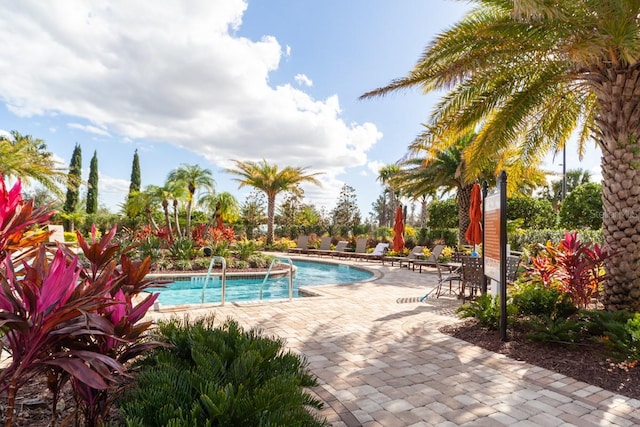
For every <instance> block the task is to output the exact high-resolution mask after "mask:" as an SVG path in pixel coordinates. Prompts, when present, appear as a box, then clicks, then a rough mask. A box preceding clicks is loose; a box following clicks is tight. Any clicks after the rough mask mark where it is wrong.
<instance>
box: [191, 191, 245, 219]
mask: <svg viewBox="0 0 640 427" xmlns="http://www.w3.org/2000/svg"><path fill="white" fill-rule="evenodd" d="M198 204H199V205H202V206H204V207H205V209H206V210H207V211H208V212H209V213H211V225H212V226H215V225H217V224H222V223H223V221H225V220H226V221H227V222H233V221H235V220H236V219H238V217H239V216H240V205H239V204H238V200H237V199H236V198H235V197H234V196H233V194H231V193H228V192H226V191H223V192H222V193H213V192H211V193H207V194H205V195H204V196H202V197H201V198H200V200H198ZM216 223H217V224H216Z"/></svg>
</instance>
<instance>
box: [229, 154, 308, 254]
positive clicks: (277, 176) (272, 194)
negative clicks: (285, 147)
mask: <svg viewBox="0 0 640 427" xmlns="http://www.w3.org/2000/svg"><path fill="white" fill-rule="evenodd" d="M234 163H235V164H236V167H235V169H234V168H230V169H227V172H229V173H232V174H234V175H237V176H238V178H235V179H234V180H235V181H237V182H239V183H240V187H239V188H242V187H244V186H247V185H248V186H251V187H254V188H256V189H258V190H260V191H262V192H264V193H265V194H266V196H267V245H271V244H273V222H274V218H275V205H276V196H277V195H278V194H279V193H281V192H283V191H293V192H295V191H298V192H299V191H300V189H299V188H298V187H297V185H298V184H300V183H303V182H309V183H312V184H316V185H320V181H318V180H317V179H316V178H315V177H316V176H317V175H319V173H311V174H309V173H306V168H299V167H298V168H294V167H291V166H287V167H285V168H283V169H282V170H279V169H278V166H277V165H270V164H268V163H267V161H266V160H264V159H263V160H262V161H261V162H252V161H245V162H241V161H239V160H234Z"/></svg>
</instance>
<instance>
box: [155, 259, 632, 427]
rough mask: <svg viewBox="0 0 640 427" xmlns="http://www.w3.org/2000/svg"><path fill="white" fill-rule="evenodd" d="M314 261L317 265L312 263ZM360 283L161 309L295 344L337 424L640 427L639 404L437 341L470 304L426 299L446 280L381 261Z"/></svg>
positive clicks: (458, 343) (446, 338) (500, 357)
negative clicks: (300, 294) (212, 318)
mask: <svg viewBox="0 0 640 427" xmlns="http://www.w3.org/2000/svg"><path fill="white" fill-rule="evenodd" d="M312 258H313V257H312ZM340 262H348V263H350V264H357V265H362V266H364V267H366V268H368V269H370V270H372V271H373V272H375V274H376V276H375V278H374V279H373V280H371V281H368V282H363V283H357V284H352V285H340V286H322V287H313V291H314V292H316V293H318V294H319V296H317V297H308V298H297V299H294V300H293V301H291V302H289V301H278V302H261V303H241V304H239V303H229V302H227V303H226V304H225V305H224V306H220V305H219V304H218V305H213V306H209V307H206V308H196V307H193V306H192V307H188V308H187V307H183V308H182V309H180V310H175V311H173V312H165V311H160V312H152V313H150V314H149V317H152V318H156V319H157V318H159V317H164V316H170V315H173V314H177V315H178V316H182V315H183V314H186V313H188V314H189V315H190V316H191V317H195V316H198V315H200V314H204V313H210V312H213V313H215V314H216V316H217V318H218V319H219V320H220V321H223V320H225V319H226V318H227V317H232V318H234V319H236V320H237V321H238V322H239V323H240V324H242V325H243V326H244V327H246V328H251V327H258V328H260V329H262V330H263V331H264V332H265V333H266V334H268V335H272V336H273V335H276V336H278V337H281V338H284V339H286V341H287V346H288V347H289V348H291V349H292V350H294V351H296V352H299V353H302V354H304V355H306V357H307V358H308V360H309V365H310V369H311V370H312V371H313V373H314V374H315V375H317V377H318V379H319V383H320V385H319V386H318V387H316V388H315V389H314V390H313V392H314V393H315V394H316V395H317V396H318V397H319V398H320V399H322V400H323V401H324V402H325V404H326V405H325V406H326V407H325V409H324V410H323V411H322V414H323V415H324V416H326V417H327V419H328V420H329V421H330V422H331V423H332V425H333V426H349V427H351V426H368V427H374V426H384V427H390V426H393V427H395V426H467V425H468V426H502V425H508V426H570V425H576V426H580V427H583V426H633V425H640V409H639V408H640V401H638V400H636V399H630V398H628V397H625V396H622V395H618V394H615V393H612V392H609V391H605V390H602V389H601V388H598V387H595V386H592V385H589V384H586V383H583V382H579V381H576V380H574V379H572V378H569V377H566V376H564V375H560V374H557V373H554V372H551V371H548V370H546V369H543V368H540V367H537V366H533V365H529V364H527V363H523V362H518V361H515V360H511V359H509V358H507V357H504V356H503V355H499V354H496V353H493V352H490V351H486V350H484V349H482V348H479V347H476V346H473V345H471V344H469V343H467V342H464V341H461V340H458V339H455V338H452V337H450V336H448V335H444V334H442V333H440V332H438V328H439V327H440V326H442V325H445V324H450V323H452V322H455V321H457V318H456V317H455V309H456V307H457V306H458V305H459V304H460V302H459V301H458V300H457V299H455V298H451V297H447V298H442V297H441V298H439V299H434V298H429V299H427V300H426V301H425V302H422V303H421V302H419V297H420V296H422V295H423V294H424V293H425V292H426V290H428V289H430V288H431V287H432V286H433V285H434V284H435V280H436V274H435V273H433V272H429V271H424V272H423V273H422V274H420V273H418V272H417V271H416V272H413V271H410V270H408V269H406V268H398V267H397V266H394V267H392V266H389V265H384V266H383V265H382V264H381V263H380V262H372V261H370V262H355V261H340Z"/></svg>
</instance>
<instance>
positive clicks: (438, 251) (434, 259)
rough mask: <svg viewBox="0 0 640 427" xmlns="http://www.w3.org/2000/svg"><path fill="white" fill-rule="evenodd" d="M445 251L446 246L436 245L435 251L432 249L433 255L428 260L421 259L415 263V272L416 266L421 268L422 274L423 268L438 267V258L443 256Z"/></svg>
mask: <svg viewBox="0 0 640 427" xmlns="http://www.w3.org/2000/svg"><path fill="white" fill-rule="evenodd" d="M443 249H444V245H435V246H434V247H433V249H431V255H429V257H428V258H426V259H419V260H415V261H414V262H413V266H412V268H413V271H415V270H416V266H418V268H420V273H422V267H423V266H424V267H437V264H438V258H440V255H441V254H442V250H443Z"/></svg>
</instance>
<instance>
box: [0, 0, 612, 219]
mask: <svg viewBox="0 0 640 427" xmlns="http://www.w3.org/2000/svg"><path fill="white" fill-rule="evenodd" d="M468 10H469V5H468V4H467V3H466V2H462V1H453V0H449V1H445V0H429V1H423V0H397V1H396V0H348V1H345V0H322V1H320V0H315V1H313V0H305V1H299V0H261V1H258V0H249V1H243V0H201V1H197V0H196V1H185V2H175V1H173V2H169V1H155V2H133V3H132V2H128V1H125V0H122V1H91V2H89V1H80V0H70V1H65V2H42V1H37V0H26V1H21V2H4V3H1V4H0V25H1V27H2V28H3V31H2V32H1V33H0V46H2V50H3V54H2V55H1V56H0V70H1V72H2V76H3V77H2V79H0V102H1V103H2V105H0V130H3V131H11V130H17V131H19V132H20V133H22V134H29V135H32V136H33V137H35V138H39V139H43V140H44V141H45V142H46V143H47V145H48V148H49V150H50V151H52V152H53V153H55V155H56V158H58V159H59V161H60V162H61V165H62V166H68V164H69V159H70V157H71V153H72V152H73V148H74V146H75V144H76V143H78V144H80V146H81V147H82V154H83V168H84V169H85V177H86V176H87V175H88V168H89V162H90V159H91V157H92V155H93V152H94V150H95V151H97V153H98V163H99V188H98V194H99V203H100V204H101V205H104V206H106V207H108V208H109V209H110V210H112V211H114V212H115V211H118V210H119V205H120V204H121V203H122V202H123V201H124V199H125V196H126V194H127V192H128V188H129V178H130V174H131V163H132V159H133V153H134V151H135V150H136V149H137V150H138V153H139V156H140V165H141V172H142V185H143V187H144V186H146V185H150V184H155V185H162V184H163V183H164V182H165V179H166V177H167V174H168V173H169V172H170V171H171V170H172V169H175V168H177V167H179V166H180V165H181V164H198V165H200V166H201V167H203V168H208V169H210V170H211V171H212V172H213V176H214V178H215V180H216V190H217V191H229V192H231V193H233V194H234V195H236V197H237V198H238V199H239V201H240V202H242V201H243V200H244V197H245V196H246V194H248V191H249V190H246V189H243V190H238V185H237V183H235V182H234V181H232V178H233V176H232V175H230V174H228V173H226V172H224V169H225V168H227V167H230V166H231V165H232V164H231V160H232V159H238V160H254V161H259V160H262V159H266V160H267V161H268V162H270V163H275V164H278V165H280V166H281V167H284V166H302V167H308V168H309V171H310V172H321V173H322V175H321V176H320V180H321V181H322V187H314V186H304V187H303V189H304V190H305V197H306V201H307V202H308V203H313V204H315V205H316V206H317V207H318V208H320V207H322V206H324V207H326V208H327V209H332V208H333V207H334V206H335V203H336V200H337V197H338V195H339V192H340V188H341V187H342V185H343V184H344V183H346V184H348V185H350V186H351V187H353V188H354V189H355V190H356V195H357V198H358V202H359V205H360V209H361V211H362V214H363V216H368V214H369V212H370V210H371V204H372V202H373V201H374V200H375V199H376V198H377V197H378V195H379V194H380V191H381V189H382V188H381V186H380V184H379V183H378V182H377V180H376V177H377V173H378V170H379V168H380V166H382V165H384V164H389V163H393V162H395V161H396V160H398V159H399V158H401V157H402V156H403V155H404V154H405V153H406V149H407V146H408V145H409V143H411V141H412V140H413V139H414V137H415V136H416V135H417V134H418V133H420V131H421V129H422V127H421V123H423V122H425V121H426V120H427V117H428V116H429V113H430V111H431V109H432V108H433V106H434V105H435V103H436V102H437V99H438V97H437V95H436V94H432V95H429V96H425V95H422V94H421V93H420V92H419V91H418V90H415V91H407V92H403V93H397V94H392V95H390V96H387V97H385V98H380V99H374V100H366V101H359V100H358V99H357V98H358V96H360V95H361V94H362V93H364V92H366V91H368V90H371V89H374V88H376V87H379V86H383V85H385V84H387V83H388V82H389V81H391V80H392V79H394V78H397V77H401V76H404V75H405V74H406V73H407V72H408V71H409V70H410V69H411V68H412V67H413V65H414V64H415V62H416V60H417V59H418V57H419V56H420V54H421V52H422V51H423V49H424V47H425V46H426V45H427V44H428V43H429V42H430V40H432V39H433V37H434V36H435V35H436V34H437V33H439V32H440V31H442V30H443V29H445V28H447V27H449V26H451V25H452V24H453V23H454V22H456V21H457V20H459V19H460V18H461V17H462V16H463V15H464V13H465V12H466V11H468ZM590 150H591V151H593V149H592V148H591V147H590ZM567 157H568V161H567V164H568V167H569V168H574V167H582V168H584V169H588V170H590V171H591V172H592V173H593V174H594V175H596V176H597V175H598V174H599V169H598V164H599V160H598V156H597V155H592V154H591V153H590V154H589V155H588V156H587V158H585V161H583V162H582V163H579V161H578V159H577V155H576V154H575V150H574V149H572V148H571V147H570V148H569V155H568V156H567ZM560 162H561V156H558V158H557V159H556V160H555V163H552V162H551V160H550V161H549V164H548V166H549V169H550V170H553V171H557V172H559V171H560V170H561V166H559V163H560Z"/></svg>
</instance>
